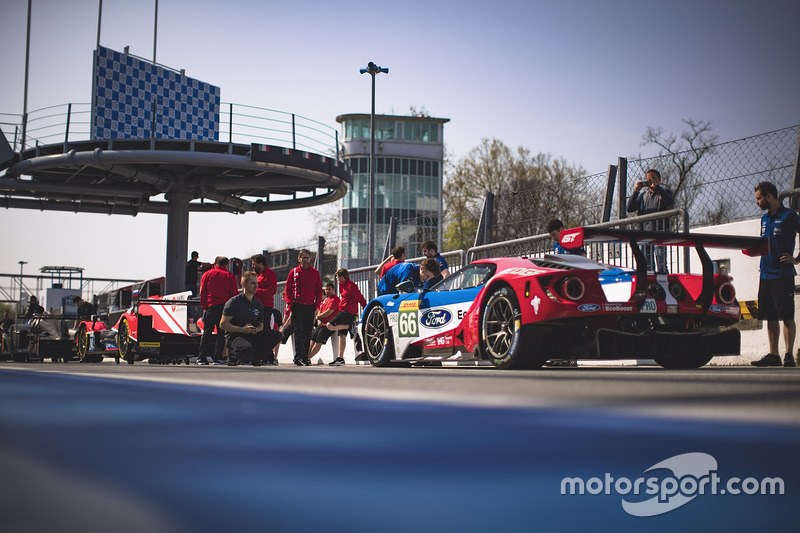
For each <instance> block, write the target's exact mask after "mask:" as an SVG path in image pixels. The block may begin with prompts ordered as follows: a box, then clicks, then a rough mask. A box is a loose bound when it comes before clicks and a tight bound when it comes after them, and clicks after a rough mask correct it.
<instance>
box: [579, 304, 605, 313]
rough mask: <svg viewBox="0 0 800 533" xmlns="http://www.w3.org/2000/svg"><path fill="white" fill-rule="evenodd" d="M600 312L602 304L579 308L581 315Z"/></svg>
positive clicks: (584, 305) (583, 305)
mask: <svg viewBox="0 0 800 533" xmlns="http://www.w3.org/2000/svg"><path fill="white" fill-rule="evenodd" d="M599 310H600V304H581V305H579V306H578V311H580V312H581V313H594V312H596V311H599Z"/></svg>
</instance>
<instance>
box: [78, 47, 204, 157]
mask: <svg viewBox="0 0 800 533" xmlns="http://www.w3.org/2000/svg"><path fill="white" fill-rule="evenodd" d="M94 57H95V65H94V71H95V79H94V95H93V98H92V104H93V116H92V137H93V138H95V139H121V138H123V139H150V138H151V137H152V138H155V139H193V140H203V141H216V140H218V139H219V105H220V96H219V95H220V90H219V87H215V86H214V85H210V84H208V83H204V82H202V81H199V80H196V79H194V78H188V77H186V76H182V75H181V74H180V73H179V72H175V71H174V70H170V69H166V68H163V67H160V66H157V65H154V64H153V63H150V62H148V61H144V60H142V59H139V58H136V57H133V56H131V55H127V54H122V53H120V52H116V51H114V50H111V49H109V48H104V47H102V46H101V47H99V48H98V50H96V51H95V56H94ZM154 126H155V127H154Z"/></svg>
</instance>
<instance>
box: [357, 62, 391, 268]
mask: <svg viewBox="0 0 800 533" xmlns="http://www.w3.org/2000/svg"><path fill="white" fill-rule="evenodd" d="M381 72H383V73H384V74H388V73H389V69H388V68H381V67H379V66H378V65H376V64H375V63H373V62H372V61H370V62H369V64H368V65H367V68H362V69H361V74H369V75H370V76H372V111H371V112H370V118H369V135H370V143H369V228H368V230H369V242H368V245H367V264H368V265H372V264H374V263H373V260H374V259H375V218H376V216H375V213H376V210H375V75H376V74H380V73H381Z"/></svg>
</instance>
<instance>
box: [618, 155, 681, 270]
mask: <svg viewBox="0 0 800 533" xmlns="http://www.w3.org/2000/svg"><path fill="white" fill-rule="evenodd" d="M645 177H646V178H647V181H637V182H636V186H635V187H634V188H633V194H632V195H631V198H630V200H628V209H627V211H628V213H633V212H634V211H636V214H637V215H639V216H641V215H649V214H650V213H658V212H660V211H668V210H670V209H672V208H673V207H674V206H675V198H674V197H673V196H672V191H670V190H669V189H665V188H664V187H662V186H661V173H660V172H659V171H658V170H655V169H653V168H651V169H649V170H648V171H647V172H646V173H645ZM645 185H646V186H647V188H645ZM643 189H644V190H643ZM642 229H643V230H648V231H669V229H670V227H669V219H668V218H664V219H659V220H653V221H650V222H643V223H642ZM645 255H646V256H647V263H648V270H655V271H656V272H657V273H659V274H666V273H667V249H666V248H665V247H664V246H654V247H652V248H651V247H649V246H648V247H647V248H646V249H645ZM654 255H655V263H656V264H655V265H653V256H654ZM653 266H655V267H656V268H655V269H653Z"/></svg>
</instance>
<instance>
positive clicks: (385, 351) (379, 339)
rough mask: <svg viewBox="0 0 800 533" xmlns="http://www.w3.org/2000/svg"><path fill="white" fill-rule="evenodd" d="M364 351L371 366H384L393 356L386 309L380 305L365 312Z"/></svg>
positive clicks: (390, 331)
mask: <svg viewBox="0 0 800 533" xmlns="http://www.w3.org/2000/svg"><path fill="white" fill-rule="evenodd" d="M363 332H364V353H366V354H367V357H368V358H369V362H370V363H372V365H373V366H386V365H388V364H389V362H390V361H391V360H392V358H393V357H394V342H393V340H392V330H391V328H390V327H389V320H388V319H387V317H386V311H384V310H383V307H381V306H380V305H375V306H373V307H371V308H370V310H369V311H368V312H367V318H366V319H365V320H364V326H363Z"/></svg>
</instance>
